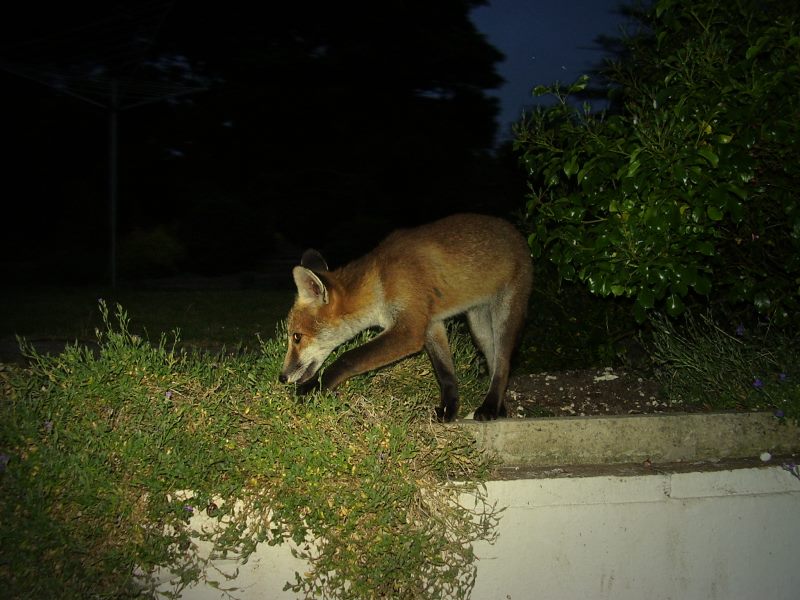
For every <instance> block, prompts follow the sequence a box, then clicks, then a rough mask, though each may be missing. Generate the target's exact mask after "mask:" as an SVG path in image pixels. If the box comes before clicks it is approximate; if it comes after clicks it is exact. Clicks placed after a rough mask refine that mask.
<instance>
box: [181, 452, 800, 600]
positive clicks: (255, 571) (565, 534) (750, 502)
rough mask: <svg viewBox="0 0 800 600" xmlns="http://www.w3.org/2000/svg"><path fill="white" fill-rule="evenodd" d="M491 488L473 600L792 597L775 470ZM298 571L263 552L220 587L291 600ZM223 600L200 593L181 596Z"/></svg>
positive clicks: (793, 558) (208, 590) (795, 514)
mask: <svg viewBox="0 0 800 600" xmlns="http://www.w3.org/2000/svg"><path fill="white" fill-rule="evenodd" d="M488 490H489V494H490V496H491V497H492V498H493V499H496V500H497V501H498V505H499V506H506V507H507V509H506V511H505V512H504V513H503V516H502V519H501V521H500V529H499V538H498V540H497V542H496V543H495V544H494V545H488V544H481V545H478V546H477V547H476V548H475V550H476V554H477V555H478V557H479V562H478V577H477V583H476V587H475V590H474V592H473V595H472V598H473V599H475V600H506V599H508V600H523V599H542V600H546V599H550V598H552V599H558V600H569V599H572V598H575V599H594V598H598V599H605V598H609V599H611V598H613V599H628V598H630V599H637V600H639V599H643V598H646V599H648V600H659V599H664V600H666V599H675V600H678V599H680V600H692V599H716V598H719V599H726V600H727V599H738V598H741V599H742V600H745V599H748V600H749V599H761V598H764V599H766V598H768V599H770V600H781V599H787V600H788V599H790V598H791V599H794V598H799V597H800V481H798V480H797V479H796V478H794V477H792V476H791V475H790V474H789V473H788V472H786V471H784V470H783V469H781V468H780V467H777V466H776V467H767V468H748V469H736V470H723V471H712V472H691V473H662V474H653V475H643V476H642V475H637V476H610V475H594V476H586V477H570V478H558V477H557V478H539V479H537V478H533V479H531V478H521V479H514V480H505V481H492V482H489V484H488ZM217 566H218V567H220V568H221V570H222V571H224V572H226V573H229V574H230V573H233V572H235V570H236V568H237V566H236V565H235V564H234V563H231V562H228V563H225V562H220V563H217ZM303 567H304V565H303V563H302V562H300V561H298V560H296V559H293V558H292V556H291V554H290V552H289V549H288V548H269V547H267V546H263V547H261V548H259V551H258V553H257V555H256V556H254V557H252V558H251V560H250V562H249V563H248V564H247V565H244V566H239V567H238V568H239V571H238V577H237V578H236V579H235V580H233V581H227V582H226V581H225V579H224V578H223V577H222V576H219V577H217V579H218V580H219V581H220V582H221V583H222V587H226V588H227V587H235V588H238V589H237V591H235V592H233V594H234V596H235V597H239V598H242V599H256V598H258V599H264V598H291V597H292V595H291V594H288V593H284V592H282V587H283V584H284V582H286V581H287V580H290V579H293V573H294V572H295V571H302V570H303ZM212 574H213V571H212ZM221 597H223V593H222V592H221V591H220V590H217V589H215V588H213V587H211V586H207V585H201V586H198V587H195V588H193V589H191V590H189V591H187V592H185V593H184V598H189V599H192V600H200V599H203V600H205V599H210V598H221Z"/></svg>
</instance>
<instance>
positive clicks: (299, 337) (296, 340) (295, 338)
mask: <svg viewBox="0 0 800 600" xmlns="http://www.w3.org/2000/svg"><path fill="white" fill-rule="evenodd" d="M302 339H303V334H302V333H297V332H295V333H293V334H292V341H293V342H294V343H295V344H299V343H300V340H302Z"/></svg>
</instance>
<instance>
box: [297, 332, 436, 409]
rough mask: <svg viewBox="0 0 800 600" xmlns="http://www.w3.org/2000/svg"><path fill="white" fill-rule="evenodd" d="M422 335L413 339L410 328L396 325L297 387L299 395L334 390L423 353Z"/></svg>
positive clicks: (343, 355) (349, 351) (345, 354)
mask: <svg viewBox="0 0 800 600" xmlns="http://www.w3.org/2000/svg"><path fill="white" fill-rule="evenodd" d="M422 346H423V340H422V339H421V336H413V335H410V334H409V333H408V331H407V330H406V328H404V327H401V326H400V327H398V326H395V327H393V328H392V329H387V330H386V331H384V332H383V333H381V334H380V335H379V336H378V337H376V338H374V339H372V340H370V341H369V342H367V343H366V344H364V345H363V346H359V347H358V348H353V349H352V350H348V351H347V352H345V353H344V354H342V355H341V356H340V357H339V358H337V359H336V360H335V361H334V362H333V364H331V365H330V366H329V367H327V368H326V369H325V371H324V372H323V373H322V374H321V375H316V376H314V377H312V378H311V379H310V380H308V381H306V382H305V383H303V384H301V385H298V386H297V393H298V394H300V395H305V394H308V393H309V392H312V391H314V390H316V389H321V390H333V389H335V388H336V387H337V386H339V385H340V384H341V383H343V382H344V381H347V380H348V379H350V378H351V377H354V376H355V375H360V374H361V373H366V372H367V371H372V370H374V369H377V368H380V367H383V366H386V365H388V364H390V363H393V362H395V361H398V360H400V359H401V358H405V357H406V356H409V355H411V354H414V353H416V352H419V351H420V350H422Z"/></svg>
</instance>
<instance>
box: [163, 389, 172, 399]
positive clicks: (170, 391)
mask: <svg viewBox="0 0 800 600" xmlns="http://www.w3.org/2000/svg"><path fill="white" fill-rule="evenodd" d="M164 398H166V399H167V400H170V399H172V390H167V393H166V394H164Z"/></svg>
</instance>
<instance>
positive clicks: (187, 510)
mask: <svg viewBox="0 0 800 600" xmlns="http://www.w3.org/2000/svg"><path fill="white" fill-rule="evenodd" d="M183 510H185V511H186V512H187V513H189V514H190V515H191V514H194V508H193V507H192V506H191V505H189V504H184V505H183Z"/></svg>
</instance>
